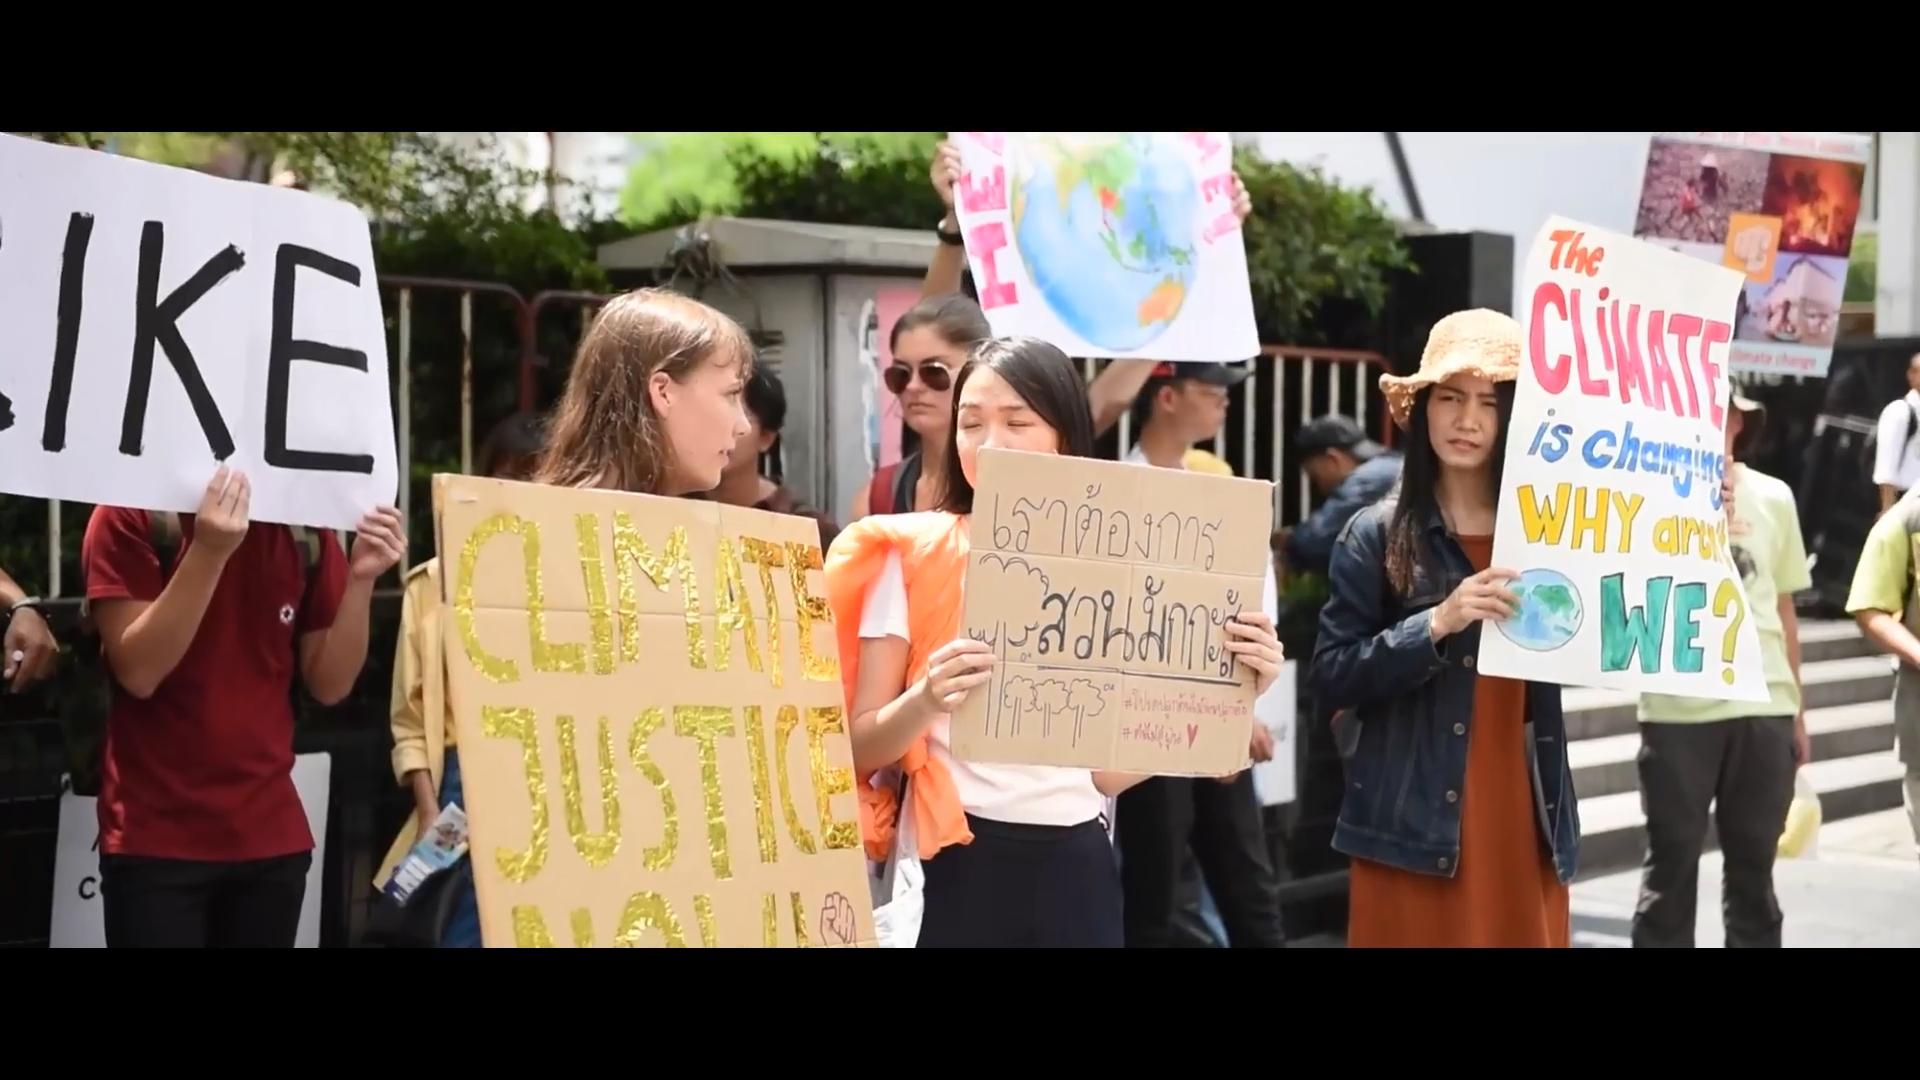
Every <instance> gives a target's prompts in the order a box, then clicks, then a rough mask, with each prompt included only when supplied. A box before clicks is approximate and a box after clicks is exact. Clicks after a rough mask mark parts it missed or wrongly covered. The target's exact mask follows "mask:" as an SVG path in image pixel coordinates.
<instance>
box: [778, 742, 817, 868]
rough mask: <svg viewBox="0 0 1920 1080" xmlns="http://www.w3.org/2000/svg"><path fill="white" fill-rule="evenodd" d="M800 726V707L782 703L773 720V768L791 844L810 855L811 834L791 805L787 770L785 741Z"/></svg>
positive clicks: (811, 850)
mask: <svg viewBox="0 0 1920 1080" xmlns="http://www.w3.org/2000/svg"><path fill="white" fill-rule="evenodd" d="M799 726H800V709H799V707H798V706H796V705H782V706H780V712H779V713H778V715H776V716H775V718H774V721H773V768H774V771H775V772H776V773H778V774H779V779H780V808H781V809H782V810H783V811H785V812H786V815H787V832H788V833H789V834H791V835H792V837H793V846H794V847H797V848H799V849H800V851H801V853H802V854H805V855H811V854H813V853H814V851H815V850H816V849H815V848H814V846H813V834H812V833H810V832H808V831H807V827H806V826H805V825H802V824H800V812H799V811H798V810H796V809H794V806H793V780H792V779H791V777H792V775H793V774H792V773H790V772H788V771H787V743H788V742H789V741H790V740H791V739H792V738H793V729H794V728H797V727H799Z"/></svg>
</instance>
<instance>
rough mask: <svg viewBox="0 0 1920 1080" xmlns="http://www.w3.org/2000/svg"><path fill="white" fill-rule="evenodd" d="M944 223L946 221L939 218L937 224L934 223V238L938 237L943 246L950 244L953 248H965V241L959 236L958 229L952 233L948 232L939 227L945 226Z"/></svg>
mask: <svg viewBox="0 0 1920 1080" xmlns="http://www.w3.org/2000/svg"><path fill="white" fill-rule="evenodd" d="M946 221H947V219H946V218H941V219H940V220H939V221H938V222H936V223H935V224H934V226H933V234H934V235H935V236H938V237H939V238H940V242H941V243H943V244H951V245H953V246H954V247H964V246H966V245H965V241H964V240H963V239H962V237H961V236H960V230H959V229H955V230H953V231H952V232H948V231H947V230H945V229H943V228H941V227H940V226H942V225H944V224H946Z"/></svg>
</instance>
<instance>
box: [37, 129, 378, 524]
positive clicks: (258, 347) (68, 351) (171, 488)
mask: <svg viewBox="0 0 1920 1080" xmlns="http://www.w3.org/2000/svg"><path fill="white" fill-rule="evenodd" d="M223 461H224V462H226V463H227V464H230V465H232V466H234V467H236V468H240V469H243V470H245V471H246V473H247V474H248V476H249V477H250V478H251V480H252V482H253V502H252V516H253V519H254V520H255V521H271V522H280V523H284V524H292V525H311V526H319V527H324V528H338V529H351V528H352V527H353V526H354V525H355V524H356V523H357V522H358V521H359V519H360V516H361V515H362V514H364V513H365V512H367V511H368V510H371V509H373V508H374V507H375V506H378V505H381V504H385V503H390V502H392V501H393V498H394V495H395V493H396V491H397V490H398V470H397V466H396V463H395V451H394V441H393V410H392V406H391V404H390V399H389V394H388V378H387V346H386V330H385V326H384V324H383V320H382V317H381V310H380V293H379V288H378V284H377V282H376V280H375V277H374V268H373V245H372V239H371V236H370V234H369V233H368V231H367V220H366V218H365V217H364V216H363V215H362V214H361V213H360V211H358V210H356V209H354V208H353V207H351V206H349V205H347V204H345V203H341V202H336V201H334V200H331V199H325V198H321V197H319V196H315V195H309V194H306V193H304V192H298V191H290V190H286V189H282V188H274V187H269V186H267V185H264V184H247V183H240V182H236V181H230V180H222V179H218V178H215V177H210V176H204V175H202V174H199V173H195V172H191V171H188V170H185V169H173V168H167V167H165V166H161V165H153V164H150V163H147V162H142V161H135V160H133V159H130V158H122V157H116V156H113V155H111V154H104V153H98V152H95V151H92V150H82V149H78V148H74V147H63V146H53V145H49V144H46V143H40V142H35V141H32V140H28V139H19V138H13V137H8V136H0V462H5V463H6V464H5V468H4V469H0V492H5V493H8V494H15V495H32V496H37V497H40V498H58V499H70V500H73V501H75V502H87V503H98V504H104V505H111V506H128V507H134V508H136V509H143V510H173V511H181V512H192V511H193V510H195V509H197V508H198V507H199V504H200V499H201V495H202V494H203V492H204V491H205V489H206V486H207V481H208V480H209V479H210V478H211V477H212V476H213V474H214V471H215V469H216V468H217V467H218V466H219V464H220V463H221V462H223Z"/></svg>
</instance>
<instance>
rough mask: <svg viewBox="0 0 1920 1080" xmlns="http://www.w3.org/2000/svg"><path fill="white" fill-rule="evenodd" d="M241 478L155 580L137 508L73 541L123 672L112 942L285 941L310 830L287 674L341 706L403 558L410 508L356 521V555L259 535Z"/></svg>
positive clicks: (154, 557)
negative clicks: (382, 584)
mask: <svg viewBox="0 0 1920 1080" xmlns="http://www.w3.org/2000/svg"><path fill="white" fill-rule="evenodd" d="M251 491H252V488H251V486H250V485H249V483H248V481H247V477H246V474H244V473H242V472H239V471H236V470H230V469H228V468H227V467H226V466H222V467H221V468H220V469H219V471H218V472H216V473H215V474H214V477H213V480H212V482H211V483H209V484H208V485H207V491H206V494H205V496H204V497H203V498H202V499H201V502H200V508H199V511H198V512H197V513H196V514H191V515H185V514H183V515H181V522H180V526H181V528H180V531H181V544H180V547H179V551H178V553H177V554H176V555H175V558H174V563H173V566H172V567H171V573H163V572H162V568H161V566H160V559H159V554H158V553H157V552H156V550H155V548H154V544H153V540H152V535H153V532H152V530H151V528H150V527H149V515H148V513H147V512H146V511H143V510H129V509H124V508H120V507H112V506H102V507H98V508H96V509H95V510H94V512H93V517H92V519H91V520H90V521H89V522H88V523H87V534H86V540H85V542H84V545H83V547H82V550H81V559H82V562H83V564H84V567H85V573H86V580H87V599H88V601H89V603H90V604H91V605H92V608H93V611H94V620H95V622H96V624H97V625H98V626H99V629H100V640H101V648H102V651H103V652H104V653H105V655H106V659H107V665H108V668H109V670H110V671H111V672H112V674H113V705H112V708H111V710H110V712H109V713H108V717H107V734H106V742H105V746H104V748H103V750H102V755H103V760H102V763H101V765H102V767H101V787H100V799H99V818H100V871H101V895H102V901H103V906H104V909H105V921H106V934H107V945H108V947H109V948H117V947H125V946H185V947H204V946H209V945H211V946H223V945H224V946H253V947H269V946H275V947H289V946H291V945H292V944H293V942H294V935H295V931H296V929H297V928H298V926H299V922H300V907H301V902H302V899H303V898H304V894H305V892H306V878H307V871H308V868H309V867H310V866H311V864H312V851H313V836H312V835H311V833H310V831H309V830H308V828H307V817H306V812H305V810H304V809H303V808H302V807H301V803H300V796H299V793H298V792H297V791H296V790H295V789H294V786H293V707H292V696H291V693H292V689H293V679H294V675H295V673H296V672H297V673H298V674H299V676H300V679H301V681H302V682H303V683H304V684H305V686H306V688H307V690H308V692H309V693H311V694H312V695H313V697H314V698H315V699H316V700H318V701H320V702H321V703H322V704H327V705H331V704H336V703H338V702H340V701H341V700H344V699H345V698H346V696H347V694H348V692H349V691H351V690H352V689H353V684H354V681H355V680H356V679H357V678H359V675H360V668H361V665H362V664H363V663H364V661H365V660H366V655H367V617H368V608H369V604H370V601H371V599H372V593H373V583H374V581H375V580H376V579H377V578H379V576H380V575H381V574H383V573H385V572H386V571H387V569H388V568H390V567H392V566H393V565H394V564H395V563H397V562H398V561H399V560H400V556H401V554H402V553H403V552H404V551H405V544H406V540H405V537H406V533H405V531H404V529H403V527H402V524H401V520H400V514H399V512H398V511H397V510H394V509H392V508H391V507H381V508H380V509H378V510H375V511H374V512H372V513H370V514H368V515H367V516H366V517H364V518H362V519H361V521H360V526H359V530H358V532H357V533H356V538H355V541H354V545H353V557H352V558H351V560H349V559H348V558H347V557H346V555H345V554H343V552H342V551H341V547H340V542H339V541H338V540H337V539H336V538H335V537H334V535H333V534H332V533H331V532H321V533H320V534H319V553H318V559H317V562H315V563H314V564H313V566H312V569H311V571H309V559H308V557H307V556H306V555H304V554H303V552H302V550H301V546H300V543H299V541H298V539H297V538H296V537H295V535H294V532H293V530H291V529H289V528H288V527H287V526H284V525H254V526H251V527H249V523H248V504H249V497H250V494H251Z"/></svg>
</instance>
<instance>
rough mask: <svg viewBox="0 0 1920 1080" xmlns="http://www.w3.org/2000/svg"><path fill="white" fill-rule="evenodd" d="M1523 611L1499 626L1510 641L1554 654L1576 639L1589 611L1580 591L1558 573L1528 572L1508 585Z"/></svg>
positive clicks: (1553, 571)
mask: <svg viewBox="0 0 1920 1080" xmlns="http://www.w3.org/2000/svg"><path fill="white" fill-rule="evenodd" d="M1507 588H1509V589H1511V590H1513V592H1514V593H1515V594H1516V595H1518V596H1519V597H1520V611H1519V613H1518V614H1516V615H1514V616H1513V617H1512V618H1510V619H1506V620H1504V621H1502V622H1501V623H1499V627H1500V632H1501V633H1502V634H1505V635H1506V638H1507V640H1508V641H1511V642H1513V643H1514V644H1515V645H1518V646H1520V647H1521V648H1523V649H1527V650H1530V651H1532V652H1552V651H1553V650H1555V649H1558V648H1560V647H1561V646H1563V645H1565V644H1566V643H1567V642H1569V641H1572V640H1573V635H1574V634H1576V633H1578V632H1579V631H1580V620H1581V619H1582V618H1584V617H1585V615H1586V611H1585V608H1584V607H1583V605H1582V604H1581V603H1580V590H1578V589H1576V588H1574V586H1573V582H1572V581H1571V580H1569V579H1568V578H1567V576H1566V575H1565V574H1562V573H1560V572H1559V571H1557V570H1538V569H1536V570H1528V571H1526V572H1525V573H1523V574H1521V575H1520V576H1519V577H1518V578H1515V579H1514V580H1513V581H1512V582H1510V583H1508V585H1507Z"/></svg>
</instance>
